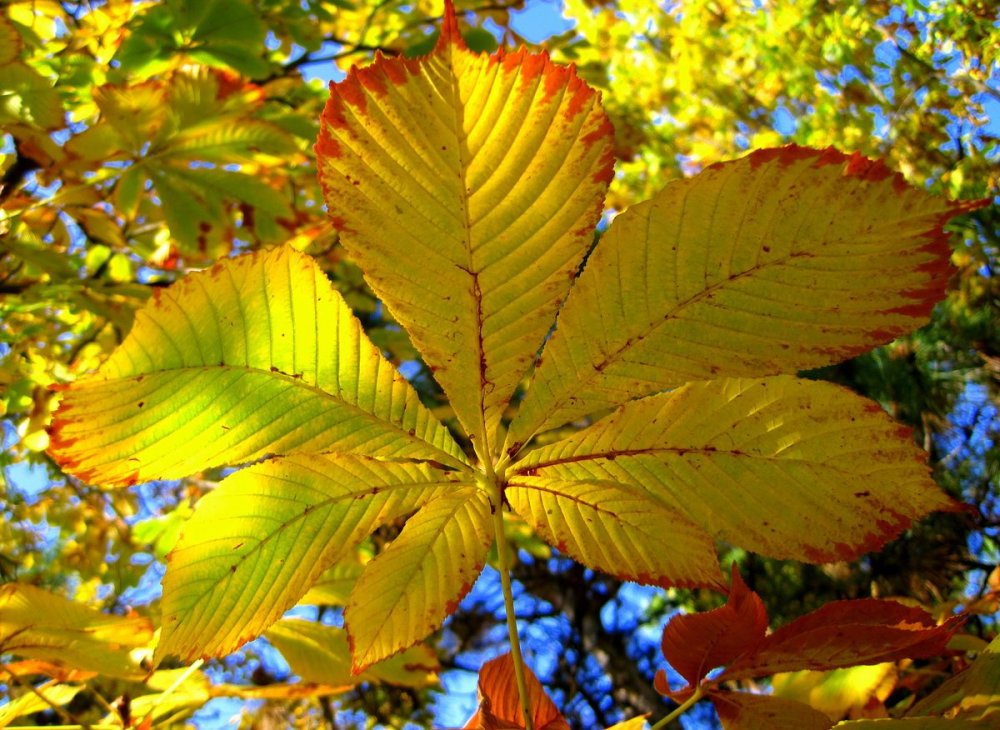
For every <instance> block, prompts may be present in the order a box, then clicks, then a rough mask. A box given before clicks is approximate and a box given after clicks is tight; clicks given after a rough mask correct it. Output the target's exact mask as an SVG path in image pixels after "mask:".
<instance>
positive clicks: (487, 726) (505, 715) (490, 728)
mask: <svg viewBox="0 0 1000 730" xmlns="http://www.w3.org/2000/svg"><path fill="white" fill-rule="evenodd" d="M524 671H525V681H526V683H527V685H528V702H529V704H530V706H531V721H532V725H533V726H534V728H535V730H569V725H568V724H567V723H566V720H565V718H564V717H563V716H562V715H561V714H560V713H559V710H558V709H556V706H555V704H553V702H552V700H551V699H549V696H548V695H547V694H545V690H544V689H542V683H541V682H539V681H538V678H537V677H536V676H535V675H534V673H533V672H532V671H531V669H529V668H528V667H525V668H524ZM522 728H524V718H523V717H522V715H521V702H520V700H519V699H518V695H517V680H516V679H515V677H514V661H513V660H512V659H511V656H510V654H504V655H503V656H501V657H497V658H496V659H493V660H491V661H488V662H486V664H484V665H483V667H482V669H480V670H479V710H478V711H477V712H476V714H475V715H473V716H472V719H471V720H469V722H468V724H466V726H465V729H464V730H520V729H522Z"/></svg>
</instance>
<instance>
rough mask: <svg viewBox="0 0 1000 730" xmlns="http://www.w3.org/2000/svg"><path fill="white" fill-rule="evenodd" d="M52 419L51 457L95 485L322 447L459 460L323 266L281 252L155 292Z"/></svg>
mask: <svg viewBox="0 0 1000 730" xmlns="http://www.w3.org/2000/svg"><path fill="white" fill-rule="evenodd" d="M57 418H58V420H57V422H56V426H55V427H54V428H53V429H52V443H53V447H52V453H53V455H54V456H55V458H56V459H57V460H58V461H59V462H60V463H61V464H62V465H63V467H64V468H65V469H67V470H68V471H70V472H72V473H74V474H76V475H77V476H78V477H80V478H81V479H83V480H85V481H91V482H95V483H102V484H135V483H138V482H146V481H149V480H151V479H171V478H177V477H182V476H187V475H188V474H193V473H194V472H196V471H198V470H200V469H204V468H206V467H209V466H216V465H221V464H238V463H244V462H249V461H253V460H255V459H258V458H260V457H261V456H263V455H265V454H276V453H291V452H295V451H324V450H328V449H333V448H336V449H337V450H338V451H351V452H356V453H365V454H369V455H377V456H396V457H400V456H404V457H414V456H423V457H426V458H428V459H436V460H439V461H441V462H447V463H451V464H457V463H461V461H462V460H463V457H462V455H461V452H460V451H459V449H458V446H457V445H456V444H455V442H454V440H453V439H452V438H451V436H450V435H449V434H448V432H447V431H446V430H445V428H444V427H443V426H441V424H440V423H438V422H437V420H435V419H434V417H433V416H432V415H431V414H430V413H429V412H428V411H427V409H425V408H424V407H423V406H421V405H420V401H419V400H418V398H417V394H416V392H415V391H414V390H413V389H412V388H411V387H410V386H409V384H408V383H406V381H405V380H403V378H402V377H401V376H400V375H399V374H398V373H395V372H394V371H393V369H392V367H391V366H390V365H389V363H388V362H386V360H385V359H384V358H383V357H382V356H381V354H380V353H379V352H378V350H377V349H376V348H375V346H374V345H372V344H371V342H370V341H369V340H368V338H367V337H366V336H365V335H364V333H363V332H362V330H361V325H360V323H359V322H358V321H357V319H355V317H354V315H353V314H352V313H351V311H350V310H349V309H348V308H347V305H346V304H344V301H343V299H342V298H341V297H340V294H339V293H337V292H336V291H335V290H334V289H333V287H332V286H331V285H330V282H329V281H328V280H327V278H326V275H325V274H324V273H323V272H322V270H321V269H320V268H319V267H318V266H317V265H316V264H315V262H313V260H312V259H311V258H309V257H308V256H305V255H303V254H300V253H298V252H296V251H293V250H291V249H287V248H286V249H275V250H273V251H269V252H266V253H258V254H254V255H251V256H244V257H240V258H238V259H235V260H233V261H230V262H220V263H219V264H216V266H214V267H212V268H211V269H209V270H208V271H204V272H200V273H197V274H194V275H191V276H188V277H186V278H185V279H183V280H181V281H180V282H178V284H177V285H176V286H174V287H171V288H169V289H166V290H160V291H157V292H156V295H155V296H154V299H153V302H152V303H151V305H150V306H147V307H146V308H145V309H143V310H142V311H141V312H139V314H138V315H137V316H136V322H135V326H134V327H133V329H132V331H131V332H130V333H129V336H128V338H127V339H126V340H125V342H124V343H122V346H121V347H119V348H118V350H116V351H115V353H114V354H113V355H112V356H111V358H110V359H108V361H107V362H106V363H105V364H104V365H103V366H102V367H101V369H100V370H99V371H98V372H97V374H96V375H95V376H93V377H90V378H87V379H83V380H79V381H77V382H75V383H73V385H72V386H71V387H70V388H69V389H68V390H67V391H66V392H65V393H63V397H62V403H61V405H60V407H59V413H58V417H57Z"/></svg>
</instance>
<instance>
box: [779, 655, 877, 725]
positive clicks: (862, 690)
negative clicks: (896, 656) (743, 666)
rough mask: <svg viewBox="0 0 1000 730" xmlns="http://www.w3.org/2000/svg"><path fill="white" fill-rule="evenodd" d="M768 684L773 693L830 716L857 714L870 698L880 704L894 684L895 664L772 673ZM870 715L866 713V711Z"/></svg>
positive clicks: (853, 715)
mask: <svg viewBox="0 0 1000 730" xmlns="http://www.w3.org/2000/svg"><path fill="white" fill-rule="evenodd" d="M771 686H772V687H773V688H774V694H775V696H777V697H784V698H785V699H789V700H795V701H796V702H802V703H805V704H807V705H809V706H810V707H812V708H814V709H816V710H819V711H820V712H822V713H823V714H825V715H827V716H828V717H829V718H831V719H832V720H840V719H843V718H845V717H848V716H850V717H864V715H859V714H856V713H860V712H861V711H863V710H864V708H865V706H866V705H868V704H869V703H870V702H874V703H875V706H877V707H881V703H883V702H885V701H886V699H888V697H889V693H890V692H892V690H893V688H894V687H895V686H896V665H895V664H892V663H884V664H873V665H870V666H860V667H848V668H845V669H833V670H831V671H828V672H813V671H808V670H803V671H799V672H790V673H787V674H776V675H775V676H774V677H772V678H771ZM869 716H870V715H869Z"/></svg>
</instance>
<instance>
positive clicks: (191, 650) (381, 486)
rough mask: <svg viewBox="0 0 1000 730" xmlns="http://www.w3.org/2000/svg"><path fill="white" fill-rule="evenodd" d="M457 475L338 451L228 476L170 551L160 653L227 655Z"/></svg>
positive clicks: (452, 482)
mask: <svg viewBox="0 0 1000 730" xmlns="http://www.w3.org/2000/svg"><path fill="white" fill-rule="evenodd" d="M456 479H457V477H456V475H455V473H454V472H445V471H441V470H438V469H434V468H432V467H429V466H426V465H422V464H406V463H390V462H383V461H377V460H374V459H370V458H365V457H358V456H346V455H332V454H331V455H305V454H299V455H292V456H289V457H284V458H279V459H274V460H270V461H266V462H263V463H261V464H257V465H254V466H250V467H247V468H246V469H243V470H242V471H239V472H237V473H235V474H233V475H232V476H230V477H228V478H226V479H224V480H223V481H222V482H221V483H220V484H219V486H218V487H217V488H216V489H215V490H214V491H213V492H211V493H209V494H208V495H207V496H205V497H204V498H202V500H201V501H200V502H199V503H198V507H197V509H196V510H195V513H194V515H193V517H192V518H191V519H190V520H189V521H188V522H187V524H186V525H185V527H184V529H183V531H182V533H181V537H180V539H179V541H178V543H177V546H176V547H175V548H174V550H173V551H172V552H171V553H170V554H169V555H168V556H167V573H166V575H165V576H164V579H163V629H162V637H161V640H160V644H159V646H158V647H157V657H158V658H161V657H164V656H167V655H177V656H179V657H181V658H182V660H185V661H189V660H192V659H194V658H196V657H198V656H222V655H225V654H228V653H229V652H231V651H233V650H234V649H236V648H237V647H239V646H240V645H242V644H243V643H245V642H246V641H249V640H250V639H252V638H254V637H256V636H258V635H259V634H260V633H261V632H262V631H263V630H264V629H266V628H267V627H268V626H269V625H270V624H272V623H273V622H274V621H276V620H277V619H278V618H280V617H281V615H282V613H284V612H285V611H286V610H287V609H289V608H291V607H292V606H293V605H294V604H295V603H296V602H298V600H299V599H300V598H301V597H302V596H303V595H304V594H305V593H306V591H307V590H308V589H309V587H310V586H311V585H312V584H313V583H314V582H315V581H316V580H317V579H318V578H319V577H320V575H322V573H323V572H324V571H325V570H326V569H327V568H328V567H329V566H330V565H332V564H333V563H335V562H336V561H337V560H340V559H342V558H344V557H345V556H346V555H348V554H350V552H351V550H353V548H354V546H355V545H357V543H358V542H360V541H361V540H362V539H364V538H365V537H366V536H367V535H368V534H370V533H371V532H372V531H373V530H374V529H376V528H377V527H378V526H379V525H381V524H384V523H385V522H386V521H388V520H391V519H395V518H397V517H401V516H404V515H406V514H409V513H410V512H413V511H414V510H416V509H418V508H420V507H421V505H423V504H424V503H425V502H427V501H429V500H431V499H433V498H434V497H436V496H438V495H440V494H442V493H448V492H450V491H451V490H452V489H453V488H454V487H455V486H456ZM418 638H422V636H421V637H418ZM415 640H416V639H414V641H415ZM410 643H412V642H410Z"/></svg>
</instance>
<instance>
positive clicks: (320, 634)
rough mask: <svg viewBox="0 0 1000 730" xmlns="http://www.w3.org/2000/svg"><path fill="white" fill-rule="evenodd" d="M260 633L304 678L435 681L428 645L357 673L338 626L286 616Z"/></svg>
mask: <svg viewBox="0 0 1000 730" xmlns="http://www.w3.org/2000/svg"><path fill="white" fill-rule="evenodd" d="M264 635H265V636H266V637H267V639H268V641H270V642H271V643H272V644H274V645H275V647H277V649H278V651H280V652H281V655H282V656H283V657H285V661H287V662H288V665H289V667H291V669H292V672H293V673H294V674H297V675H298V676H299V677H300V678H301V679H302V681H304V682H315V683H316V684H325V685H346V686H353V685H355V684H357V683H359V682H385V683H387V684H393V685H396V686H402V687H414V688H417V687H427V686H432V685H436V684H437V683H438V680H437V674H436V673H437V671H438V670H439V669H440V666H439V665H438V661H437V657H436V656H435V655H434V651H433V650H432V649H430V648H429V647H427V646H424V645H421V644H418V645H416V646H411V647H410V648H409V649H407V650H406V651H404V652H403V653H401V654H397V655H396V656H394V657H392V658H391V659H388V660H386V661H384V662H379V663H377V664H373V665H372V666H370V667H368V669H367V670H365V671H364V672H362V673H361V674H352V673H351V652H350V649H349V647H348V643H347V632H345V631H344V629H342V628H338V627H334V626H325V625H323V624H319V623H316V622H314V621H306V620H304V619H298V618H286V619H282V620H281V621H279V622H278V623H276V624H274V625H273V626H271V628H270V629H268V630H267V632H266V633H265V634H264Z"/></svg>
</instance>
